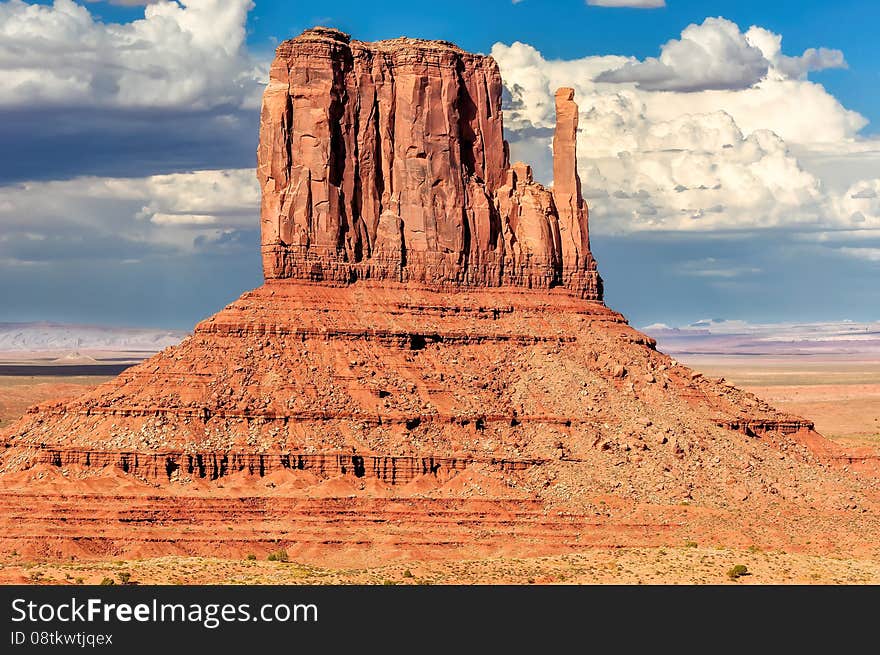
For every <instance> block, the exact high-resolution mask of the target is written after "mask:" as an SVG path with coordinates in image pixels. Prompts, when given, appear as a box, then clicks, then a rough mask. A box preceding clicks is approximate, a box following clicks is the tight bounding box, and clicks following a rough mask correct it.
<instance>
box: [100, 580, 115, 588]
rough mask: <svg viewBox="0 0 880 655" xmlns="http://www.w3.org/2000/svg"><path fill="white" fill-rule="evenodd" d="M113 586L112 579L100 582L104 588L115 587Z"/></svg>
mask: <svg viewBox="0 0 880 655" xmlns="http://www.w3.org/2000/svg"><path fill="white" fill-rule="evenodd" d="M115 584H116V583H115V582H113V578H104V579H103V580H101V585H103V586H105V587H106V586H109V585H115Z"/></svg>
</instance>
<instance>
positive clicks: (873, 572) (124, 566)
mask: <svg viewBox="0 0 880 655" xmlns="http://www.w3.org/2000/svg"><path fill="white" fill-rule="evenodd" d="M679 359H680V360H681V361H682V362H683V363H686V364H687V365H689V366H692V367H694V368H696V369H698V370H700V371H703V372H704V373H706V374H708V375H713V376H723V377H725V378H726V379H727V380H729V381H731V382H733V383H734V384H736V385H738V386H741V387H744V388H746V389H748V390H749V391H752V392H754V393H755V394H757V395H759V396H761V397H762V398H764V399H765V400H767V401H768V402H770V403H771V404H772V405H774V406H776V407H778V408H779V409H782V410H787V411H790V412H793V413H795V414H799V415H801V416H804V417H807V418H810V419H812V420H814V421H815V423H816V427H817V429H818V431H819V432H821V433H822V434H824V435H825V436H827V437H829V438H831V439H834V440H835V441H839V442H841V443H844V444H848V445H854V446H855V445H860V446H863V445H874V446H880V361H873V362H867V361H856V360H840V361H831V360H828V359H824V360H818V359H817V360H813V359H810V358H804V357H798V358H787V359H786V358H778V357H777V358H759V357H741V356H713V357H705V356H699V357H689V358H688V357H680V358H679ZM55 372H56V371H53V373H55ZM37 373H39V370H33V369H31V370H29V371H28V372H27V374H26V375H0V426H5V425H8V424H9V423H10V422H11V421H13V420H15V419H16V418H17V417H18V416H20V415H21V414H22V413H23V412H24V411H25V410H26V408H27V407H28V406H30V405H32V404H34V403H38V402H42V401H45V400H49V399H58V398H63V397H70V396H73V395H75V394H77V393H78V392H79V391H81V390H82V391H84V390H86V389H87V388H89V387H91V386H93V385H97V384H99V383H100V382H103V381H104V380H107V379H109V377H110V376H100V375H73V376H59V375H48V376H46V375H38V374H37ZM738 564H742V565H744V566H746V567H747V569H748V575H745V576H742V577H739V578H738V579H736V580H731V578H730V577H729V575H728V572H729V571H730V570H731V568H732V567H733V566H735V565H738ZM105 579H106V580H113V581H114V582H115V583H116V584H119V583H120V582H121V581H122V580H129V581H130V582H132V583H139V584H151V583H152V584H156V583H157V584H216V583H232V584H349V583H355V584H470V583H474V584H497V583H512V584H531V583H535V584H592V583H617V584H688V583H702V584H722V583H723V584H779V583H794V584H808V583H819V584H823V583H824V584H853V583H873V584H877V583H880V561H876V560H864V559H849V558H841V557H833V556H817V555H809V554H804V553H787V552H783V551H762V550H759V549H757V548H747V549H730V548H721V547H718V546H717V545H715V544H710V543H706V544H702V543H701V544H697V543H693V542H686V543H682V544H681V545H680V546H676V547H665V548H614V549H609V548H594V549H588V550H584V551H582V552H578V553H574V554H567V555H560V556H551V557H536V558H512V557H504V558H488V559H480V560H459V561H451V562H450V561H436V562H432V561H411V562H409V561H403V562H395V563H393V564H386V565H382V566H376V567H368V568H352V569H342V568H339V569H324V568H315V567H309V566H304V565H302V564H299V563H296V562H276V561H267V560H266V559H265V558H264V557H262V556H261V557H260V559H253V556H246V557H243V558H242V559H239V560H232V559H214V558H193V557H161V558H151V559H142V560H130V561H110V560H107V561H55V562H48V561H47V562H34V561H26V560H25V559H23V558H21V557H20V556H19V555H18V554H17V553H13V554H12V555H11V556H9V557H7V558H5V561H3V562H0V583H3V584H17V583H18V584H99V583H101V582H102V581H105Z"/></svg>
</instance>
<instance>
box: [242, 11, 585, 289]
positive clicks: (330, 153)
mask: <svg viewBox="0 0 880 655" xmlns="http://www.w3.org/2000/svg"><path fill="white" fill-rule="evenodd" d="M567 98H568V100H567V102H566V103H563V104H562V105H561V106H560V109H561V111H560V119H561V121H564V122H563V123H561V127H560V128H559V129H557V139H556V140H555V141H554V152H555V156H556V158H557V159H559V160H560V161H559V162H557V164H556V165H555V166H554V168H557V167H558V169H559V172H560V174H561V175H562V177H561V178H560V180H561V189H562V190H561V192H560V195H558V196H556V193H555V192H554V194H551V193H550V192H548V191H547V190H546V189H544V188H543V187H542V186H541V185H539V184H537V183H535V182H534V181H533V180H532V179H531V174H530V172H529V171H528V168H527V167H526V166H525V165H517V166H514V167H513V168H511V167H510V165H509V162H508V150H507V144H506V142H505V141H504V138H503V125H502V116H501V76H500V73H499V71H498V66H497V65H496V64H495V62H494V60H492V58H490V57H484V56H481V55H475V54H471V53H467V52H464V51H462V50H460V49H459V48H457V47H456V46H454V45H452V44H450V43H446V42H442V41H420V40H413V39H395V40H392V41H382V42H378V43H363V42H360V41H351V40H350V39H349V37H348V36H347V35H345V34H343V33H341V32H338V31H336V30H329V29H324V28H315V29H312V30H308V31H306V32H304V33H303V34H302V35H300V36H299V37H297V38H296V39H293V40H291V41H285V42H284V43H282V44H281V46H279V48H278V51H277V54H276V57H275V61H274V62H273V64H272V68H271V72H270V83H269V85H268V87H267V89H266V92H265V95H264V98H263V109H262V118H261V129H260V146H259V150H258V170H257V175H258V178H259V180H260V184H261V186H262V192H263V204H262V212H261V216H262V254H263V268H264V274H265V277H266V279H278V278H294V279H306V280H313V281H332V282H337V283H347V282H353V281H355V280H358V279H380V280H394V281H399V282H415V283H419V284H424V285H428V286H436V287H448V286H501V285H517V286H527V287H541V288H549V287H553V286H565V287H568V288H569V289H571V290H572V291H574V292H575V293H577V295H579V296H580V297H583V298H586V299H591V300H601V297H602V288H601V279H600V278H599V276H598V273H597V272H596V265H595V262H594V261H593V258H592V255H591V254H590V252H589V239H588V237H587V224H586V222H587V210H586V205H585V204H584V201H583V198H582V197H581V194H580V183H579V180H578V178H577V173H576V171H575V158H574V157H575V147H574V137H575V131H576V128H577V106H576V105H575V104H574V102H573V92H571V91H570V90H568V96H567ZM572 112H574V113H573V114H572ZM562 159H564V160H565V161H561V160H562ZM557 198H558V199H557ZM559 199H563V200H564V201H565V203H566V205H565V207H564V210H562V211H559V210H557V204H558V202H559Z"/></svg>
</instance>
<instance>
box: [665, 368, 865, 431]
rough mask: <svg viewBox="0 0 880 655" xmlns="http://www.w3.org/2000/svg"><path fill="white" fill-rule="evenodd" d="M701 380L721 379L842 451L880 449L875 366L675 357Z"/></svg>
mask: <svg viewBox="0 0 880 655" xmlns="http://www.w3.org/2000/svg"><path fill="white" fill-rule="evenodd" d="M679 359H680V360H681V361H682V362H683V363H685V364H687V365H688V366H693V367H694V368H696V369H697V370H700V371H702V372H704V373H705V374H707V375H713V376H723V377H724V378H725V379H727V380H729V381H730V382H732V383H734V384H735V385H737V386H739V387H741V388H743V389H746V390H748V391H751V392H752V393H754V394H755V395H757V396H759V397H760V398H762V399H764V400H766V401H767V402H768V403H770V404H771V405H773V406H774V407H777V408H778V409H781V410H783V411H786V412H791V413H793V414H797V415H800V416H804V417H806V418H808V419H810V420H812V421H814V422H815V423H816V430H817V431H818V432H819V433H821V434H822V435H823V436H825V437H827V438H829V439H832V440H834V441H838V442H840V443H843V444H845V445H852V446H864V445H874V446H876V445H880V361H858V360H853V359H841V360H830V359H827V358H811V357H791V358H780V357H776V358H764V357H741V356H728V357H724V356H711V357H708V356H692V357H680V358H679Z"/></svg>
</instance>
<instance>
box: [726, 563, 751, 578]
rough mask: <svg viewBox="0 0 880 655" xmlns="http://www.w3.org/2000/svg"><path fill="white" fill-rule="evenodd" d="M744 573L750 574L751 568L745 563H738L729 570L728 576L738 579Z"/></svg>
mask: <svg viewBox="0 0 880 655" xmlns="http://www.w3.org/2000/svg"><path fill="white" fill-rule="evenodd" d="M744 575H749V568H748V567H747V566H746V565H745V564H737V565H736V566H734V567H733V568H731V569H730V570H729V571H728V572H727V577H728V578H730V579H731V580H737V579H739V578H741V577H743V576H744Z"/></svg>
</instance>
